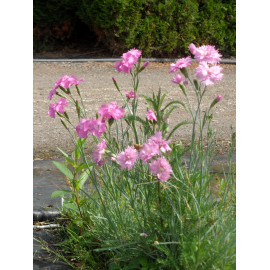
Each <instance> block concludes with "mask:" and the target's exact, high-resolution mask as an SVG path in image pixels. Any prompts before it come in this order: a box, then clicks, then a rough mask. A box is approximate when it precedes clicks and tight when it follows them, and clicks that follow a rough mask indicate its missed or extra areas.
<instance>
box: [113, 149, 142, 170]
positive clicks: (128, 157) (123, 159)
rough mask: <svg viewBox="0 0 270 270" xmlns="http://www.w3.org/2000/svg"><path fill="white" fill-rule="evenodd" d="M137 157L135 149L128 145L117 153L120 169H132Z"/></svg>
mask: <svg viewBox="0 0 270 270" xmlns="http://www.w3.org/2000/svg"><path fill="white" fill-rule="evenodd" d="M137 158H138V153H137V150H136V149H134V148H133V147H131V146H128V147H127V148H126V150H125V151H124V152H121V153H120V154H118V156H117V161H118V163H119V164H120V166H121V170H124V169H125V168H127V169H128V170H130V169H132V167H133V165H134V163H135V161H136V159H137Z"/></svg>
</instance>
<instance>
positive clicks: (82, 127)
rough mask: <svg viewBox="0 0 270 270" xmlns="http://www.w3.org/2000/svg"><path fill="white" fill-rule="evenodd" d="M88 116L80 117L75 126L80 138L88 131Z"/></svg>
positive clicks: (85, 135)
mask: <svg viewBox="0 0 270 270" xmlns="http://www.w3.org/2000/svg"><path fill="white" fill-rule="evenodd" d="M89 123H90V120H89V118H83V119H81V121H80V123H79V124H78V125H77V126H76V131H77V134H78V136H79V137H80V138H87V133H88V131H89Z"/></svg>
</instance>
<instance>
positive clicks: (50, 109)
mask: <svg viewBox="0 0 270 270" xmlns="http://www.w3.org/2000/svg"><path fill="white" fill-rule="evenodd" d="M55 112H56V110H55V104H50V106H49V111H48V115H49V116H50V117H51V118H55Z"/></svg>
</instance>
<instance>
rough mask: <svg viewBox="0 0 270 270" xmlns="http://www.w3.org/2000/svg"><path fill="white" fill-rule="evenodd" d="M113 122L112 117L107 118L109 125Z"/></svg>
mask: <svg viewBox="0 0 270 270" xmlns="http://www.w3.org/2000/svg"><path fill="white" fill-rule="evenodd" d="M113 122H114V119H113V118H110V119H109V120H108V123H109V126H111V125H112V124H113Z"/></svg>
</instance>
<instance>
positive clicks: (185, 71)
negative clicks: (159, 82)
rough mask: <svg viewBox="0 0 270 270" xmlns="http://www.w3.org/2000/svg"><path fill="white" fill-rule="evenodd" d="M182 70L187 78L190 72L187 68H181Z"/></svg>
mask: <svg viewBox="0 0 270 270" xmlns="http://www.w3.org/2000/svg"><path fill="white" fill-rule="evenodd" d="M181 72H182V74H183V75H184V76H185V77H186V78H187V77H188V72H187V69H186V68H181Z"/></svg>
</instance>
